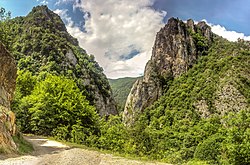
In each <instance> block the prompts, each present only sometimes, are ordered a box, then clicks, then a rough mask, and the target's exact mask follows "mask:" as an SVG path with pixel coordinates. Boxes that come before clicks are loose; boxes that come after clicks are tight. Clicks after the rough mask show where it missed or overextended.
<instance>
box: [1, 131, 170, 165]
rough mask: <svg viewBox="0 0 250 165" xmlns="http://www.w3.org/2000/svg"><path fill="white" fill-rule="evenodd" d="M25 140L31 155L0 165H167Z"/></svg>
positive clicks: (37, 138)
mask: <svg viewBox="0 0 250 165" xmlns="http://www.w3.org/2000/svg"><path fill="white" fill-rule="evenodd" d="M25 138H26V139H27V140H28V141H30V142H31V143H32V144H33V146H34V149H35V150H34V152H33V154H32V155H28V156H21V157H16V158H8V159H5V160H0V165H167V164H164V163H154V162H141V161H137V160H130V159H125V158H122V157H116V156H113V155H111V154H103V153H100V152H97V151H89V150H85V149H79V148H70V147H68V146H66V145H64V144H62V143H59V142H56V141H52V140H48V139H46V138H41V137H37V136H29V137H25Z"/></svg>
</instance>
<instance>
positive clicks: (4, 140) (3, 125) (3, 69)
mask: <svg viewBox="0 0 250 165" xmlns="http://www.w3.org/2000/svg"><path fill="white" fill-rule="evenodd" d="M16 72H17V69H16V64H15V60H14V58H13V57H12V56H11V55H10V54H9V52H8V51H7V50H6V49H5V47H4V46H3V45H2V43H0V153H1V152H10V151H13V150H16V145H15V143H14V141H13V139H12V137H11V136H12V135H14V134H15V132H16V125H15V114H14V113H13V112H12V111H11V110H10V102H11V100H12V98H13V94H14V90H15V86H16V76H17V74H16Z"/></svg>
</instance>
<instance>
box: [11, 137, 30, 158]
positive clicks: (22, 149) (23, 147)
mask: <svg viewBox="0 0 250 165" xmlns="http://www.w3.org/2000/svg"><path fill="white" fill-rule="evenodd" d="M13 140H14V142H15V143H16V145H17V147H18V153H19V154H27V153H31V152H32V151H34V148H33V146H32V144H31V143H29V142H28V141H26V140H25V139H24V138H23V136H22V134H21V133H18V134H17V135H16V136H13Z"/></svg>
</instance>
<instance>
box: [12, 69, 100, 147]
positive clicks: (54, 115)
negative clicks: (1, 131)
mask: <svg viewBox="0 0 250 165" xmlns="http://www.w3.org/2000/svg"><path fill="white" fill-rule="evenodd" d="M30 74H31V73H30V72H28V71H26V73H25V74H21V76H20V75H19V76H18V81H17V83H18V87H19V89H23V88H24V87H25V86H26V85H27V83H28V82H27V81H26V82H24V81H22V80H25V79H26V78H27V77H30ZM31 79H38V80H39V76H38V77H33V76H31ZM20 80H21V81H20ZM26 80H27V79H26ZM19 83H22V84H19ZM33 88H34V90H32V92H31V93H30V94H27V95H26V96H24V97H22V98H21V99H19V100H18V103H16V104H15V105H16V106H13V109H14V110H15V112H16V113H17V117H18V118H19V119H21V120H20V121H19V125H20V126H21V127H20V128H21V131H22V132H27V133H34V134H40V135H47V136H55V137H57V138H59V139H64V140H72V141H73V142H79V143H80V142H83V141H84V140H85V139H84V137H85V136H87V135H89V134H97V133H98V131H99V128H98V115H97V114H96V112H95V108H94V107H93V106H90V105H89V102H88V101H87V100H86V97H85V96H84V95H83V94H82V92H80V90H79V88H78V87H77V85H76V83H75V82H74V81H72V80H70V79H67V78H65V77H62V76H53V75H50V74H48V75H46V78H45V79H42V80H39V82H37V83H36V84H35V85H34V87H33ZM18 92H20V93H24V92H22V91H21V90H18ZM17 96H18V95H17ZM79 133H81V136H79V135H78V134H79ZM83 135H85V136H83ZM79 138H81V139H79Z"/></svg>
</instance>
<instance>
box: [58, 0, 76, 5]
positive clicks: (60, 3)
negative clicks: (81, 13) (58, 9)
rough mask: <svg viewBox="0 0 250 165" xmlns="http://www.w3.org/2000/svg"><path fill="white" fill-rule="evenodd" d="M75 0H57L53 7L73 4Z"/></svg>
mask: <svg viewBox="0 0 250 165" xmlns="http://www.w3.org/2000/svg"><path fill="white" fill-rule="evenodd" d="M74 1H75V0H58V1H57V2H56V3H55V5H56V6H59V5H62V4H67V3H71V2H74Z"/></svg>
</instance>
